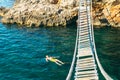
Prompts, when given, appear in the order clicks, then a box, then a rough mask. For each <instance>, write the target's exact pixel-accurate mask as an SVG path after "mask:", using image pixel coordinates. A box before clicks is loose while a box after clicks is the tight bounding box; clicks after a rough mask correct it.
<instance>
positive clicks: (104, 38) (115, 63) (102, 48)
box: [95, 27, 120, 80]
mask: <svg viewBox="0 0 120 80" xmlns="http://www.w3.org/2000/svg"><path fill="white" fill-rule="evenodd" d="M95 41H96V47H97V53H98V55H99V59H100V62H101V63H102V66H103V67H104V69H105V71H106V72H107V73H108V74H109V75H110V76H111V77H112V78H114V80H120V42H119V41H120V29H119V28H118V29H115V28H110V27H107V28H101V29H95Z"/></svg>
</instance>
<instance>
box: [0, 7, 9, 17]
mask: <svg viewBox="0 0 120 80" xmlns="http://www.w3.org/2000/svg"><path fill="white" fill-rule="evenodd" d="M8 11H9V9H7V8H5V7H0V16H4V15H5V13H7V12H8Z"/></svg>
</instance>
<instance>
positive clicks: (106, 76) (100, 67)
mask: <svg viewBox="0 0 120 80" xmlns="http://www.w3.org/2000/svg"><path fill="white" fill-rule="evenodd" d="M92 20H93V19H92V1H91V24H92V25H91V30H92V31H91V32H92V35H91V36H92V37H91V38H92V43H93V48H92V49H93V51H94V55H95V59H96V62H97V64H98V67H99V69H100V71H101V73H102V75H103V76H104V78H105V79H106V80H113V79H112V78H111V77H110V76H109V75H108V74H107V73H106V72H105V70H104V69H103V67H102V65H101V63H100V61H99V58H98V55H97V52H96V46H95V39H94V29H93V22H92Z"/></svg>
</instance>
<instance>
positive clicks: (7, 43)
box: [0, 0, 120, 80]
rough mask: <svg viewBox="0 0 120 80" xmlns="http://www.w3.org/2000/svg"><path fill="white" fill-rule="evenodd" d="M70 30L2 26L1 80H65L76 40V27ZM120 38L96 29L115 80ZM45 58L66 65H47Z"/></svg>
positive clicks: (1, 1)
mask: <svg viewBox="0 0 120 80" xmlns="http://www.w3.org/2000/svg"><path fill="white" fill-rule="evenodd" d="M13 1H14V0H0V6H5V7H11V6H12V5H13ZM6 2H7V4H6ZM68 27H69V28H68ZM68 27H66V28H63V27H61V28H58V27H57V28H54V27H52V28H45V27H42V28H25V27H19V26H17V25H3V24H2V23H0V67H1V68H0V80H65V78H66V76H67V73H68V70H69V67H70V63H71V60H72V55H73V51H74V44H75V37H76V28H75V26H72V25H71V26H68ZM119 35H120V30H119V29H113V28H101V29H95V40H96V47H97V51H98V55H99V59H100V62H101V63H102V65H103V67H104V69H105V70H106V71H107V73H108V74H110V76H112V77H113V78H114V80H120V77H119V76H120V64H119V63H120V43H119V41H120V37H119ZM45 55H50V56H55V57H57V58H58V59H60V60H62V61H63V62H65V65H63V66H58V65H56V64H54V63H50V62H49V63H46V62H44V61H43V59H44V57H45ZM100 80H104V79H103V78H100Z"/></svg>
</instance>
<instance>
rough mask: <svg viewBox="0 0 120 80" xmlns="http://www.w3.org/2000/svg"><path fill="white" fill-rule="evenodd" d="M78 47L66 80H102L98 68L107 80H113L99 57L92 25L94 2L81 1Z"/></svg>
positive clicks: (89, 0) (88, 0) (77, 37)
mask: <svg viewBox="0 0 120 80" xmlns="http://www.w3.org/2000/svg"><path fill="white" fill-rule="evenodd" d="M77 24H78V25H77V36H76V45H75V51H74V55H73V60H72V63H71V67H70V70H69V73H68V76H67V78H66V80H72V79H71V77H72V76H74V80H100V78H99V74H98V68H99V70H100V72H101V74H102V75H103V77H104V78H105V79H106V80H113V79H112V78H111V77H110V76H109V75H108V74H107V73H106V72H105V70H104V69H103V67H102V65H101V64H100V61H99V59H98V56H97V52H96V47H95V41H94V30H93V25H92V0H80V4H79V15H78V21H77Z"/></svg>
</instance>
